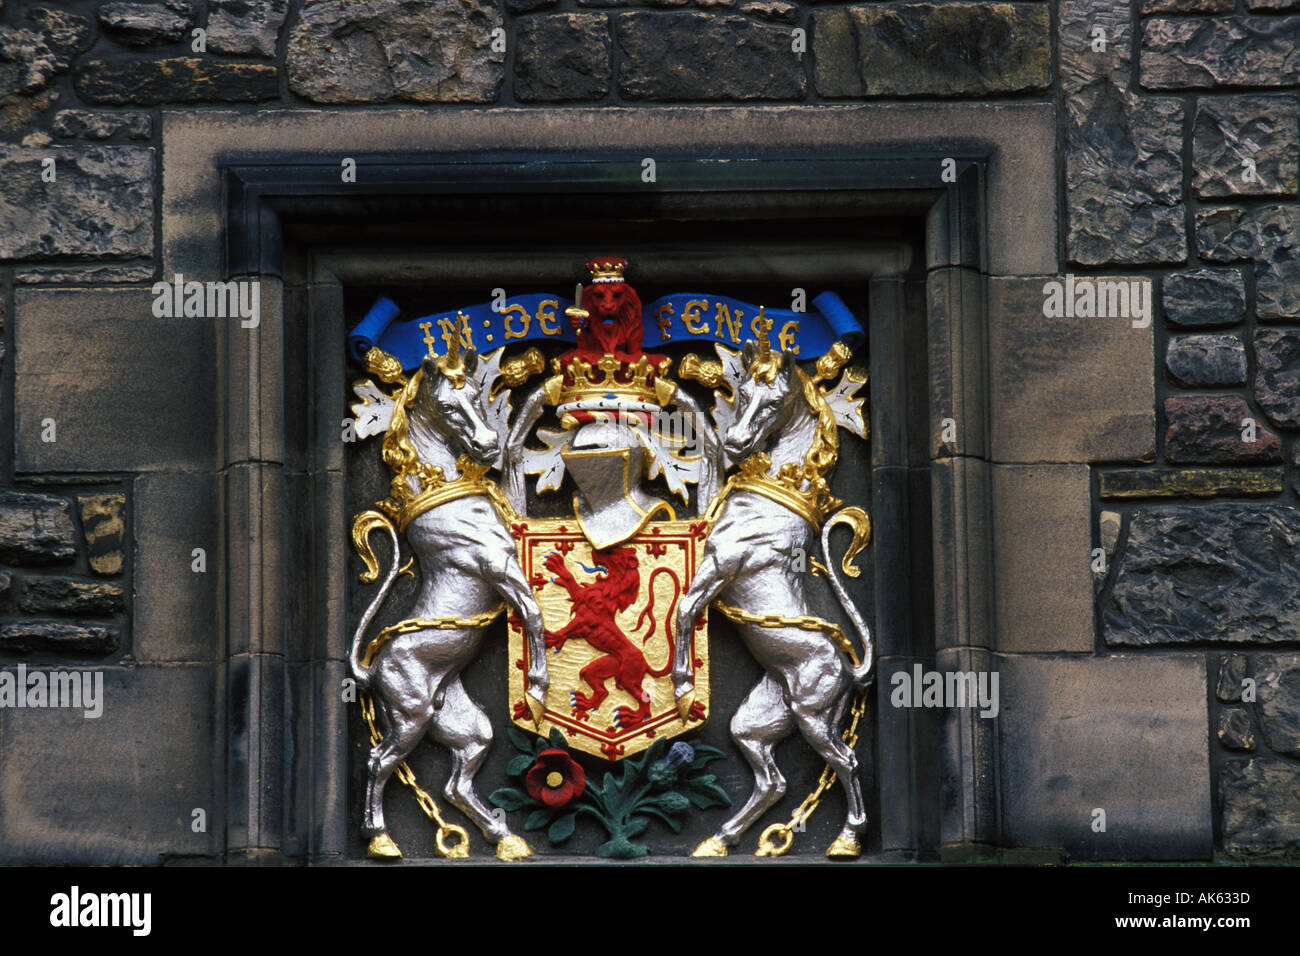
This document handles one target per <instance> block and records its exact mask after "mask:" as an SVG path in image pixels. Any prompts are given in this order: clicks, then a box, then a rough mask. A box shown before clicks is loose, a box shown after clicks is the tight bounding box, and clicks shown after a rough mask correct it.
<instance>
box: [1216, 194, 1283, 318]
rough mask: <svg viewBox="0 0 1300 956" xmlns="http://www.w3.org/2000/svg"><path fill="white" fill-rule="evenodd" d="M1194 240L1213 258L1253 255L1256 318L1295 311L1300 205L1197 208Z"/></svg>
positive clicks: (1249, 256)
mask: <svg viewBox="0 0 1300 956" xmlns="http://www.w3.org/2000/svg"><path fill="white" fill-rule="evenodd" d="M1196 245H1197V248H1198V249H1199V251H1200V254H1201V256H1202V257H1204V258H1206V259H1210V260H1212V261H1216V262H1235V261H1238V260H1242V259H1253V260H1255V274H1256V279H1255V314H1256V315H1257V316H1258V317H1259V318H1260V319H1261V320H1263V321H1265V322H1269V321H1276V320H1292V321H1293V320H1294V317H1295V316H1297V315H1300V208H1297V207H1295V206H1292V205H1271V206H1257V207H1254V208H1252V209H1246V208H1244V207H1242V206H1218V207H1211V208H1208V209H1202V210H1200V211H1198V212H1197V213H1196Z"/></svg>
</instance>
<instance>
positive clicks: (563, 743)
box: [549, 727, 569, 750]
mask: <svg viewBox="0 0 1300 956" xmlns="http://www.w3.org/2000/svg"><path fill="white" fill-rule="evenodd" d="M549 742H550V745H551V746H552V747H555V748H556V749H558V750H568V749H569V742H568V741H567V740H565V739H564V733H563V731H561V730H560V728H559V727H552V728H551V736H550V741H549Z"/></svg>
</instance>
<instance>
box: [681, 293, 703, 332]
mask: <svg viewBox="0 0 1300 956" xmlns="http://www.w3.org/2000/svg"><path fill="white" fill-rule="evenodd" d="M708 307H709V300H708V299H692V300H691V301H690V302H687V303H686V305H685V306H683V307H682V322H683V323H684V324H685V325H686V331H688V332H690V333H691V334H692V335H708V334H709V324H708V323H707V322H701V321H700V310H701V309H707V308H708Z"/></svg>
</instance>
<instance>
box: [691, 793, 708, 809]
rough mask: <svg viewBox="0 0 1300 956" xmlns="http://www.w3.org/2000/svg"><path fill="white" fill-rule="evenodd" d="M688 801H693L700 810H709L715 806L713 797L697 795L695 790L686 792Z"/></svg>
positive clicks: (702, 794)
mask: <svg viewBox="0 0 1300 956" xmlns="http://www.w3.org/2000/svg"><path fill="white" fill-rule="evenodd" d="M686 799H687V800H689V801H691V803H692V804H694V805H695V808H696V809H698V810H707V809H708V808H709V807H711V806H713V798H712V797H711V796H709V795H708V794H704V793H696V792H695V791H694V790H688V791H687V792H686Z"/></svg>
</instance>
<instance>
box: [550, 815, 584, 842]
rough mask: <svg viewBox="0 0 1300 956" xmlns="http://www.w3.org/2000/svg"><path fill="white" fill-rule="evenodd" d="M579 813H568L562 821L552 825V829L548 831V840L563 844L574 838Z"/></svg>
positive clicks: (561, 818)
mask: <svg viewBox="0 0 1300 956" xmlns="http://www.w3.org/2000/svg"><path fill="white" fill-rule="evenodd" d="M577 821H578V814H577V813H566V814H565V815H564V816H562V817H560V819H558V820H556V821H555V822H554V823H552V824H551V828H550V829H549V830H547V831H546V838H547V839H548V840H550V841H551V842H552V843H563V842H564V841H565V840H567V839H568V838H569V837H571V836H573V828H574V826H575V825H576V824H577Z"/></svg>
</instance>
